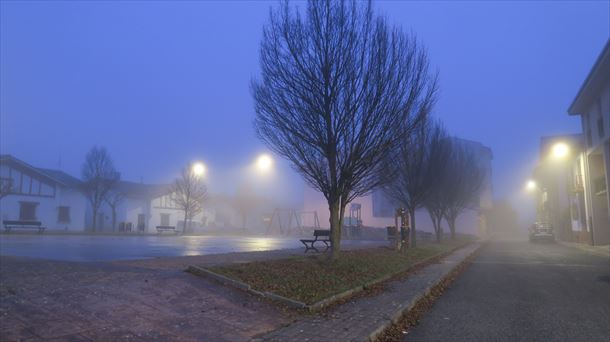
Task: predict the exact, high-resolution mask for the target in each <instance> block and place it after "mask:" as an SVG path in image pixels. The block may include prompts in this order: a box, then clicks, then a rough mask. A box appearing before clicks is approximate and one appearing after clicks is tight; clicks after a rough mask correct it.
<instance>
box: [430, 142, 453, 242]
mask: <svg viewBox="0 0 610 342" xmlns="http://www.w3.org/2000/svg"><path fill="white" fill-rule="evenodd" d="M452 150H453V143H452V141H451V139H450V138H448V137H447V135H446V133H444V132H443V133H441V134H439V135H438V136H437V137H436V138H435V140H434V142H433V143H432V145H431V151H430V157H429V158H430V159H429V168H428V169H429V170H430V173H431V174H430V177H431V182H430V183H429V185H428V187H429V188H428V191H427V194H426V197H425V199H424V201H423V204H424V207H425V208H426V210H427V211H428V214H429V215H430V219H431V220H432V225H433V227H434V233H435V235H436V241H437V242H441V239H442V236H443V227H442V220H443V218H444V217H445V213H446V210H447V202H446V201H445V189H446V187H447V182H448V181H449V177H448V175H449V174H450V173H451V172H453V170H451V169H450V168H449V159H450V156H451V153H452Z"/></svg>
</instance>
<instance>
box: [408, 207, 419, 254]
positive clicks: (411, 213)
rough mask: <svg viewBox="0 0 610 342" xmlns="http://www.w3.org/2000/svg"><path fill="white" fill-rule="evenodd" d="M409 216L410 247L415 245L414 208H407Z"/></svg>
mask: <svg viewBox="0 0 610 342" xmlns="http://www.w3.org/2000/svg"><path fill="white" fill-rule="evenodd" d="M409 216H410V217H411V247H416V246H417V241H415V238H416V237H417V233H416V232H415V209H409Z"/></svg>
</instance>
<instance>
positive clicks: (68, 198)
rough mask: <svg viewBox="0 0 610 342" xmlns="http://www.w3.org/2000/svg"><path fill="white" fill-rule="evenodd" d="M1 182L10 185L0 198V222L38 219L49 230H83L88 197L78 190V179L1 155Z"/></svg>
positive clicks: (79, 183)
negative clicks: (6, 193)
mask: <svg viewBox="0 0 610 342" xmlns="http://www.w3.org/2000/svg"><path fill="white" fill-rule="evenodd" d="M0 181H1V182H2V184H3V185H4V184H10V188H11V191H10V193H9V194H8V195H6V196H3V197H2V198H0V217H1V218H2V220H3V221H4V220H27V221H40V222H42V225H43V226H45V227H47V229H49V230H63V231H83V230H84V228H85V210H86V207H87V200H86V198H85V196H84V195H83V194H82V193H81V192H80V185H81V182H80V181H79V180H78V179H76V178H74V177H72V176H70V175H68V174H66V173H64V172H61V171H57V170H49V169H42V168H37V167H33V166H31V165H29V164H27V163H25V162H23V161H21V160H19V159H17V158H15V157H13V156H10V155H0Z"/></svg>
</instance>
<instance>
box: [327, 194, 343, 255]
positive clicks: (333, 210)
mask: <svg viewBox="0 0 610 342" xmlns="http://www.w3.org/2000/svg"><path fill="white" fill-rule="evenodd" d="M329 209H330V219H329V221H330V240H331V243H332V248H331V250H330V259H331V260H332V259H335V258H337V257H338V256H339V251H340V250H341V247H340V244H341V223H342V222H341V221H342V220H341V218H340V215H341V204H340V202H339V201H334V202H332V203H330V204H329Z"/></svg>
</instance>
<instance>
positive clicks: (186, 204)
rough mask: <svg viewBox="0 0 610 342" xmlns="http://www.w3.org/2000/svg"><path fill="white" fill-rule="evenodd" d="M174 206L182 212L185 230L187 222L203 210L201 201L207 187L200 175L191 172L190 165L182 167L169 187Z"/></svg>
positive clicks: (184, 230)
mask: <svg viewBox="0 0 610 342" xmlns="http://www.w3.org/2000/svg"><path fill="white" fill-rule="evenodd" d="M171 192H172V197H173V198H172V199H173V202H174V204H175V206H176V207H177V208H178V209H180V210H182V211H183V212H184V228H183V230H182V233H183V234H184V233H186V232H187V229H188V228H187V222H188V221H189V220H191V219H192V218H193V217H195V216H196V215H197V214H200V213H201V212H202V211H203V201H205V199H206V197H207V188H206V186H205V185H204V184H203V181H202V179H201V176H198V175H197V174H196V173H195V172H193V169H192V167H187V168H184V169H182V173H181V175H180V177H179V178H177V179H176V180H175V181H174V183H173V184H172V187H171Z"/></svg>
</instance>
